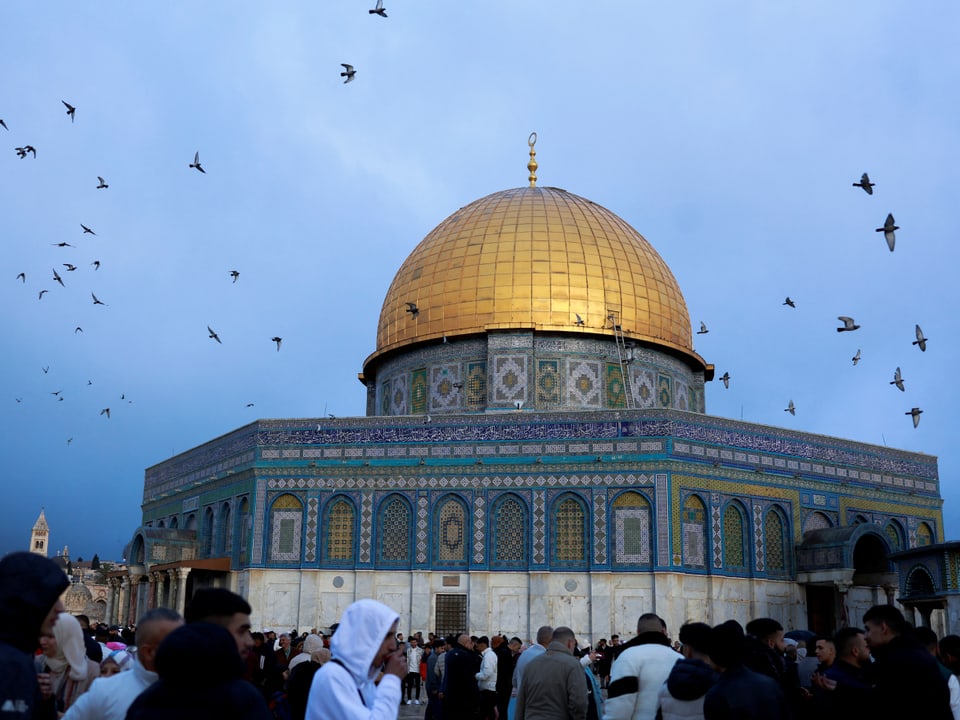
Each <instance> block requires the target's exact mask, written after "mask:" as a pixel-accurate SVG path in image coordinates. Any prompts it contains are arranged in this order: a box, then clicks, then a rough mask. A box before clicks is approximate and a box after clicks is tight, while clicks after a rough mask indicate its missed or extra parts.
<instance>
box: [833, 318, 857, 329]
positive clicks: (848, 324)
mask: <svg viewBox="0 0 960 720" xmlns="http://www.w3.org/2000/svg"><path fill="white" fill-rule="evenodd" d="M837 320H839V321H840V322H842V323H843V327H839V328H837V332H853V331H854V330H857V329H859V327H860V326H859V325H857V324H856V323H855V322H854V321H853V318H852V317H847V316H846V315H840V316H838V317H837Z"/></svg>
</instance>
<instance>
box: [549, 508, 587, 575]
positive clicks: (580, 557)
mask: <svg viewBox="0 0 960 720" xmlns="http://www.w3.org/2000/svg"><path fill="white" fill-rule="evenodd" d="M553 523H554V528H553V533H552V534H553V537H552V540H553V542H552V545H553V548H552V550H553V553H552V554H553V560H554V562H557V563H570V562H583V561H584V560H586V559H587V548H586V543H585V536H584V532H585V530H586V524H587V519H586V513H585V512H584V510H583V506H582V505H581V504H580V503H579V502H577V501H576V500H574V499H573V498H567V499H566V500H562V501H561V502H560V504H559V505H557V506H556V509H555V510H554V515H553Z"/></svg>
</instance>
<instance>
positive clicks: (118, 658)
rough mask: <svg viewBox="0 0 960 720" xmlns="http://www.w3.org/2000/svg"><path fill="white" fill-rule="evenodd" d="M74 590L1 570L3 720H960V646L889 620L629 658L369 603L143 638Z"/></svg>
mask: <svg viewBox="0 0 960 720" xmlns="http://www.w3.org/2000/svg"><path fill="white" fill-rule="evenodd" d="M67 585H68V581H67V579H66V576H65V575H64V573H63V572H62V571H61V570H60V569H59V568H58V567H57V566H56V565H55V564H54V563H53V562H51V561H50V560H48V559H47V558H43V557H41V556H39V555H35V554H31V553H12V554H10V555H7V556H6V557H4V558H2V559H0V719H2V720H8V719H9V720H31V719H33V718H36V719H38V720H41V719H42V720H55V719H58V718H65V720H123V719H124V718H126V719H127V720H161V719H164V720H166V719H174V720H192V719H193V718H197V720H200V719H201V718H203V719H204V720H210V719H214V720H216V719H218V718H223V719H224V720H226V719H227V718H229V719H230V720H394V719H395V718H397V717H398V713H399V710H400V708H401V707H402V706H403V705H421V704H423V705H425V707H424V709H423V717H424V718H425V719H426V720H563V719H569V720H686V719H690V718H705V719H706V720H734V719H736V720H799V719H800V718H803V717H811V718H816V719H817V720H833V719H834V718H837V719H839V718H844V720H847V718H849V717H850V716H851V715H852V714H854V713H856V714H863V715H864V716H865V717H878V718H884V717H890V718H894V717H896V718H902V717H918V718H924V719H925V720H927V719H929V720H960V683H958V680H957V675H958V674H960V636H958V635H948V636H946V637H944V638H942V639H938V637H937V635H936V634H935V633H934V632H933V631H932V630H930V629H929V628H925V627H918V628H914V627H912V626H911V625H910V624H909V623H907V622H906V620H905V619H904V617H903V615H902V613H901V612H900V611H899V610H897V608H896V607H894V606H893V605H876V606H874V607H873V608H871V609H870V610H869V611H868V612H867V613H866V614H865V615H864V616H863V627H862V628H860V627H846V628H841V629H840V630H839V631H838V632H836V633H835V634H833V635H829V636H826V635H824V636H813V634H812V633H801V637H799V638H795V639H791V638H789V637H787V636H786V635H785V633H784V629H783V627H782V626H781V625H780V623H779V622H777V621H776V620H774V619H772V618H756V619H754V620H752V621H750V622H748V623H747V624H746V626H745V627H744V626H741V625H740V624H739V623H737V622H735V621H733V620H729V621H727V622H724V623H721V624H720V625H716V626H714V627H711V626H710V625H707V624H705V623H701V622H690V623H687V624H685V625H683V626H682V627H681V628H680V629H679V631H678V633H677V637H676V639H675V640H674V639H672V638H671V636H670V634H669V632H668V628H667V626H666V623H665V622H664V621H663V620H662V619H661V618H660V617H658V616H657V615H655V614H653V613H647V614H644V615H641V616H640V618H639V620H638V621H637V628H636V635H635V636H634V637H633V638H632V639H631V640H630V641H629V642H625V643H620V641H619V637H617V636H616V635H614V636H612V637H611V639H610V642H609V643H608V642H607V640H606V639H602V640H600V641H599V642H598V643H597V644H596V646H595V647H589V646H581V644H580V643H579V642H578V640H577V637H576V633H575V632H574V630H573V629H571V628H569V627H563V626H561V627H556V628H554V627H550V626H543V627H541V628H539V629H538V631H537V635H536V638H535V640H533V641H531V642H527V643H524V642H523V641H522V640H521V639H520V638H519V637H509V638H508V637H506V636H504V635H502V634H496V635H491V636H486V635H482V636H471V635H469V634H467V633H463V634H460V635H451V636H448V637H438V636H435V635H434V634H433V633H428V634H427V637H424V636H423V634H422V633H421V632H415V633H413V634H412V635H410V636H409V637H407V638H406V639H404V636H403V634H402V633H401V632H400V631H399V623H400V617H399V615H398V614H397V613H396V612H395V611H393V610H392V609H390V608H389V607H387V606H386V605H384V604H382V603H380V602H377V601H375V600H368V599H364V600H358V601H356V602H354V603H353V604H352V605H350V606H349V607H348V608H347V610H346V611H345V613H344V614H343V617H342V618H341V619H340V622H339V624H337V625H334V626H333V627H331V628H330V629H329V630H328V632H327V633H321V632H318V631H317V629H316V628H314V629H312V630H311V632H309V633H299V632H298V631H297V630H296V629H294V630H292V631H291V632H290V633H280V634H277V633H275V632H273V631H272V630H270V629H264V630H263V631H262V632H253V631H252V628H251V624H250V615H251V613H252V609H251V607H250V605H249V604H248V603H247V601H246V600H245V599H244V598H242V597H241V596H239V595H237V594H235V593H233V592H231V591H229V590H226V589H223V588H203V589H200V590H197V591H196V592H195V593H194V594H193V597H192V598H191V599H190V602H189V604H188V606H187V611H186V614H185V617H181V616H180V614H179V613H177V612H175V611H173V610H170V609H167V608H162V607H161V608H152V609H149V610H147V611H146V612H145V613H143V614H142V615H141V617H140V618H139V620H138V622H137V624H136V626H135V627H131V628H119V627H107V626H103V625H97V626H91V625H90V623H89V622H88V620H87V618H85V617H83V616H79V617H74V616H72V615H70V614H68V613H66V612H65V611H64V607H63V604H62V603H61V601H60V600H59V598H60V596H61V594H62V593H63V591H64V590H65V589H66V587H67Z"/></svg>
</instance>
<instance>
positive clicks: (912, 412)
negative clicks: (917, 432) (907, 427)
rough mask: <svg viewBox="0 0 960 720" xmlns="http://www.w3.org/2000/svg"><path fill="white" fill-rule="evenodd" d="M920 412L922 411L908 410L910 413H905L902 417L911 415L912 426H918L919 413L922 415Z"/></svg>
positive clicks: (916, 409)
mask: <svg viewBox="0 0 960 720" xmlns="http://www.w3.org/2000/svg"><path fill="white" fill-rule="evenodd" d="M922 412H923V410H921V409H920V408H910V411H909V412H905V413H904V415H912V416H913V426H914V427H916V426H917V425H919V424H920V413H922Z"/></svg>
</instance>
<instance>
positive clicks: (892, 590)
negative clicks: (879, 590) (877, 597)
mask: <svg viewBox="0 0 960 720" xmlns="http://www.w3.org/2000/svg"><path fill="white" fill-rule="evenodd" d="M883 592H885V593H886V595H887V605H893V603H894V600H893V598H894V595H896V594H897V587H896V585H884V586H883Z"/></svg>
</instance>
